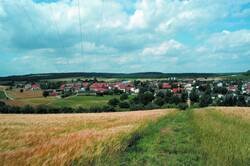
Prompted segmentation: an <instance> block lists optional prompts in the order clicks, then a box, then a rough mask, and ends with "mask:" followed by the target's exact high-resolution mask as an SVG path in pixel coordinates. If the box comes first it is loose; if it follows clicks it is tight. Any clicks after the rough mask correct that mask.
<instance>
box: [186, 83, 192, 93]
mask: <svg viewBox="0 0 250 166" xmlns="http://www.w3.org/2000/svg"><path fill="white" fill-rule="evenodd" d="M184 88H185V89H186V90H187V91H192V90H193V87H192V84H191V83H188V84H185V85H184Z"/></svg>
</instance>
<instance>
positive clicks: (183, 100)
mask: <svg viewBox="0 0 250 166" xmlns="http://www.w3.org/2000/svg"><path fill="white" fill-rule="evenodd" d="M187 99H188V93H187V92H182V93H181V101H182V102H186V101H187Z"/></svg>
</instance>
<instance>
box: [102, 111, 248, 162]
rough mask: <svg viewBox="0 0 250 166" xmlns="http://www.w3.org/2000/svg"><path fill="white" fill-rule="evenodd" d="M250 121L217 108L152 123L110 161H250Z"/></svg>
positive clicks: (178, 114)
mask: <svg viewBox="0 0 250 166" xmlns="http://www.w3.org/2000/svg"><path fill="white" fill-rule="evenodd" d="M249 131H250V123H249V122H247V121H245V120H243V119H240V118H238V117H232V116H228V115H226V114H223V113H221V112H218V111H215V110H212V111H211V110H206V111H204V110H196V111H188V112H179V113H177V114H172V115H171V116H167V117H165V118H163V119H161V120H160V121H158V122H157V123H154V124H150V125H149V126H148V127H147V128H146V129H145V130H143V131H142V132H141V133H140V135H139V137H138V136H137V137H136V138H137V139H135V141H134V142H132V143H133V144H132V145H131V146H129V147H128V148H127V149H126V150H125V151H124V152H122V153H120V154H119V155H118V156H115V157H114V159H113V160H111V161H110V160H109V161H107V162H106V165H110V164H112V165H227V166H230V165H250V157H249V154H250V132H249Z"/></svg>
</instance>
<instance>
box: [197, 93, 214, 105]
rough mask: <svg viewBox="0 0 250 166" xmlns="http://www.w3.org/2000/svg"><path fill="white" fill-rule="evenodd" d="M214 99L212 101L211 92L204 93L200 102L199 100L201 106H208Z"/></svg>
mask: <svg viewBox="0 0 250 166" xmlns="http://www.w3.org/2000/svg"><path fill="white" fill-rule="evenodd" d="M212 102H213V101H212V98H211V96H210V95H209V94H204V95H203V96H201V98H200V102H199V106H200V107H207V106H209V104H211V103H212Z"/></svg>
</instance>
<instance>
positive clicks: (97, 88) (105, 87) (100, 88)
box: [89, 83, 110, 93]
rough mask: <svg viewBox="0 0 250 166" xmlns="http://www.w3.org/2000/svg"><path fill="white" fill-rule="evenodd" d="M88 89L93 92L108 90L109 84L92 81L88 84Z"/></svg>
mask: <svg viewBox="0 0 250 166" xmlns="http://www.w3.org/2000/svg"><path fill="white" fill-rule="evenodd" d="M89 88H90V90H91V91H95V92H100V93H103V92H107V91H109V90H110V86H109V84H108V83H93V84H92V85H90V87H89Z"/></svg>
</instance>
